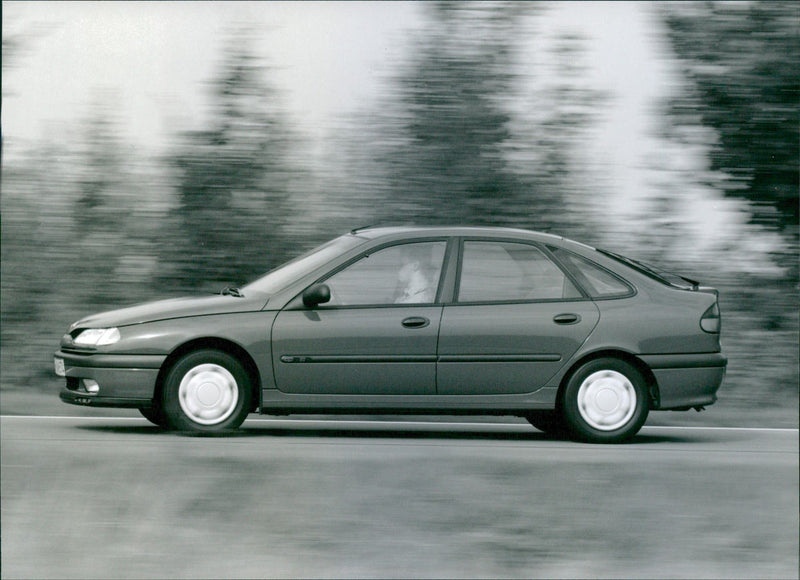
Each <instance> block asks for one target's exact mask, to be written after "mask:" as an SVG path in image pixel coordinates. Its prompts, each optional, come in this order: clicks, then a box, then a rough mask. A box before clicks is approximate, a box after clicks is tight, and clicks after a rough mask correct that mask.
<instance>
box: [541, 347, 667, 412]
mask: <svg viewBox="0 0 800 580" xmlns="http://www.w3.org/2000/svg"><path fill="white" fill-rule="evenodd" d="M600 358H616V359H619V360H622V361H624V362H626V363H628V364H629V365H631V366H632V367H633V368H635V369H636V370H637V371H639V373H641V375H642V378H644V380H645V383H646V384H647V392H648V393H649V395H650V397H649V407H650V409H651V410H652V409H658V408H659V402H660V400H661V399H660V394H659V390H658V381H657V380H656V376H655V375H654V374H653V371H652V370H651V369H650V367H649V366H647V364H646V363H645V362H644V361H643V360H642V359H640V358H639V357H637V356H636V355H635V354H632V353H630V352H627V351H624V350H619V349H613V348H609V349H603V350H597V351H594V352H590V353H587V354H585V355H583V356H582V357H581V358H579V359H578V360H576V361H575V362H573V363H572V365H571V366H570V367H569V370H568V371H567V372H566V373H565V374H564V376H563V377H562V379H561V382H560V383H559V385H558V395H557V396H556V405H557V406H558V407H560V406H561V404H562V398H563V396H564V390H565V389H566V388H567V384H568V383H569V381H570V379H571V378H572V375H574V374H575V373H576V372H577V371H578V369H580V368H581V367H582V366H583V365H585V364H586V363H588V362H591V361H593V360H597V359H600Z"/></svg>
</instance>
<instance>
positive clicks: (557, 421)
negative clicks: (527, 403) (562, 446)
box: [525, 409, 567, 435]
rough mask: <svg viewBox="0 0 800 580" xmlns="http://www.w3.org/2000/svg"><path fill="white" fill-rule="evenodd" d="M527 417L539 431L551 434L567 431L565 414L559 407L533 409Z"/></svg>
mask: <svg viewBox="0 0 800 580" xmlns="http://www.w3.org/2000/svg"><path fill="white" fill-rule="evenodd" d="M525 418H526V419H527V420H528V423H530V424H531V425H533V426H534V427H536V428H537V429H538V430H539V431H544V432H545V433H548V434H550V435H564V434H565V433H566V432H567V427H566V425H565V423H564V416H563V415H562V414H561V412H560V411H559V410H557V409H555V410H553V411H531V412H530V413H528V414H527V415H525Z"/></svg>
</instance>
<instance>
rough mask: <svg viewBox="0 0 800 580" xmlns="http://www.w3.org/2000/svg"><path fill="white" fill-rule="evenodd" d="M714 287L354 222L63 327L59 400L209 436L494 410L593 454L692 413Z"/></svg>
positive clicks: (715, 383)
mask: <svg viewBox="0 0 800 580" xmlns="http://www.w3.org/2000/svg"><path fill="white" fill-rule="evenodd" d="M726 363H727V361H726V359H725V357H723V355H722V354H721V352H720V310H719V304H718V293H717V291H716V290H714V289H713V288H707V287H701V286H699V284H698V283H697V282H694V281H692V280H689V279H686V278H683V277H680V276H676V275H672V274H667V273H664V272H660V271H657V270H656V269H654V268H652V267H651V266H647V265H644V264H642V263H640V262H636V261H634V260H630V259H627V258H624V257H622V256H618V255H616V254H612V253H610V252H605V251H602V250H597V249H595V248H592V247H589V246H586V245H584V244H581V243H578V242H574V241H570V240H567V239H564V238H561V237H558V236H553V235H549V234H543V233H536V232H530V231H525V230H513V229H502V228H488V227H487V228H477V227H429V228H421V227H394V228H366V229H359V230H353V231H352V232H350V233H348V234H346V235H343V236H341V237H339V238H336V239H334V240H332V241H330V242H328V243H326V244H324V245H323V246H320V247H319V248H317V249H315V250H312V251H311V252H309V253H307V254H305V255H303V256H301V257H299V258H297V259H295V260H293V261H291V262H288V263H287V264H285V265H283V266H281V267H279V268H277V269H275V270H273V271H272V272H270V273H268V274H266V275H265V276H264V277H262V278H260V279H258V280H256V281H254V282H252V283H251V284H248V285H247V286H244V287H243V288H241V289H238V288H226V289H225V290H224V291H223V292H222V293H221V294H219V295H210V296H201V297H193V298H180V299H172V300H163V301H159V302H152V303H147V304H143V305H138V306H133V307H130V308H124V309H121V310H114V311H111V312H105V313H101V314H96V315H93V316H89V317H87V318H84V319H82V320H79V321H78V322H76V323H74V324H73V325H72V326H71V327H70V328H69V330H68V332H67V334H66V335H64V337H63V338H62V340H61V347H60V349H59V350H58V352H56V354H55V369H56V374H58V375H60V376H64V377H66V385H65V387H64V388H63V389H62V391H61V394H60V396H61V399H62V400H64V401H65V402H67V403H72V404H77V405H85V406H97V407H101V406H105V407H109V406H110V407H135V408H138V409H140V411H141V413H142V414H143V415H144V416H145V417H147V418H148V419H149V420H150V421H152V422H153V423H155V424H157V425H160V426H162V427H167V428H172V429H177V430H189V431H201V432H202V431H220V430H225V429H232V428H236V427H238V426H239V425H240V424H241V423H242V421H244V419H245V417H246V416H247V415H248V413H250V412H254V411H258V412H260V413H262V414H272V415H281V414H290V413H348V414H355V413H369V414H376V413H394V414H398V413H406V414H427V413H436V414H449V415H456V414H493V415H517V416H521V417H525V418H527V419H528V420H529V421H530V422H531V423H532V424H533V425H534V426H535V427H537V428H539V429H542V430H544V431H549V432H552V433H555V434H562V433H563V434H567V435H570V436H572V437H575V438H578V439H581V440H587V441H596V442H617V441H622V440H625V439H628V438H630V437H632V436H633V435H635V434H636V433H637V432H638V431H639V429H640V428H641V426H642V424H643V423H644V422H645V420H646V418H647V415H648V412H649V411H651V410H688V409H691V408H697V409H700V408H702V406H704V405H709V404H711V403H713V402H714V401H715V400H716V393H717V390H718V389H719V387H720V385H721V383H722V380H723V376H724V374H725V367H726Z"/></svg>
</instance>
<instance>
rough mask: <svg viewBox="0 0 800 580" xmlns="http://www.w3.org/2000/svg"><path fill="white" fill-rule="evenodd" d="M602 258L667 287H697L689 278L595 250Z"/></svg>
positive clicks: (694, 288)
mask: <svg viewBox="0 0 800 580" xmlns="http://www.w3.org/2000/svg"><path fill="white" fill-rule="evenodd" d="M597 251H598V252H600V253H601V254H603V255H604V256H608V257H609V258H611V259H613V260H616V261H617V262H621V263H622V264H625V265H626V266H628V267H629V268H633V269H634V270H636V271H637V272H639V273H640V274H644V275H645V276H647V277H649V278H652V279H653V280H656V281H658V282H661V283H662V284H666V285H667V286H673V287H675V288H683V289H686V290H696V289H697V287H698V286H699V284H700V283H699V282H696V281H695V280H692V279H690V278H686V277H685V276H681V275H680V274H675V273H674V272H669V271H667V270H664V269H662V268H659V267H658V266H653V265H652V264H647V263H645V262H640V261H638V260H634V259H632V258H626V257H625V256H620V255H619V254H615V253H614V252H609V251H608V250H600V249H598V250H597Z"/></svg>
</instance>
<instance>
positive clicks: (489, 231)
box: [350, 226, 571, 241]
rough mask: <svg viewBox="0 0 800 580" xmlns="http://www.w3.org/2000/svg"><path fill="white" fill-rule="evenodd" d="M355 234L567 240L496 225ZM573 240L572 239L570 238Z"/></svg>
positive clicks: (385, 228)
mask: <svg viewBox="0 0 800 580" xmlns="http://www.w3.org/2000/svg"><path fill="white" fill-rule="evenodd" d="M350 233H351V234H353V235H357V236H359V237H363V238H368V239H377V238H384V237H397V238H402V237H406V236H408V237H413V236H417V235H428V236H463V237H469V236H482V237H483V236H485V237H496V238H502V237H508V238H527V239H537V240H566V238H564V237H562V236H558V235H555V234H549V233H544V232H536V231H532V230H523V229H518V228H503V227H495V226H368V227H364V228H356V229H354V230H352V231H351V232H350ZM568 241H571V240H568Z"/></svg>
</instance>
